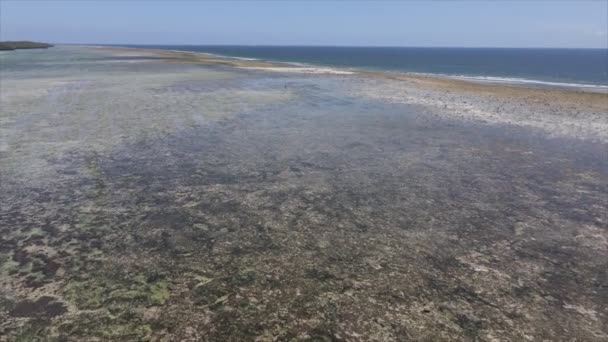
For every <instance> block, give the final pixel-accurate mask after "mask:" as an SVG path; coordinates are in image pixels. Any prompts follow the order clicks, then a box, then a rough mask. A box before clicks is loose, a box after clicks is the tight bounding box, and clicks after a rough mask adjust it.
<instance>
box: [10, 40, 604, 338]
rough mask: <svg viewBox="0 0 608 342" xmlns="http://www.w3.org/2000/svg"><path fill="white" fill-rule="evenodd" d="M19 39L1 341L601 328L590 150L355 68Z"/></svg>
mask: <svg viewBox="0 0 608 342" xmlns="http://www.w3.org/2000/svg"><path fill="white" fill-rule="evenodd" d="M17 53H21V54H22V55H19V56H18V57H19V58H22V59H21V60H20V62H19V63H15V62H14V58H15V56H17V55H10V56H9V55H6V54H3V55H2V56H0V60H1V61H2V62H1V63H2V64H0V65H1V67H2V69H1V72H2V74H1V90H2V91H1V92H0V93H1V95H2V97H1V101H2V106H1V109H2V110H1V114H0V120H1V121H0V123H1V125H0V133H1V135H0V175H1V180H2V182H1V184H0V192H1V193H0V229H1V233H2V234H1V237H2V240H1V241H0V243H1V244H0V247H1V248H0V262H1V266H0V267H1V272H2V273H1V276H0V286H1V287H0V291H1V292H0V294H1V300H0V308H1V310H0V321H1V322H2V323H0V335H1V336H3V337H1V338H2V339H4V340H15V339H17V338H22V339H25V340H27V339H30V340H36V339H40V338H42V337H44V338H47V339H51V340H52V339H55V340H66V339H67V340H74V341H77V340H83V339H88V340H192V341H197V340H235V341H236V340H256V339H257V340H262V341H264V340H269V341H270V340H362V341H363V340H365V341H369V340H382V341H391V340H395V341H397V340H399V341H401V340H429V341H437V340H487V341H492V340H497V339H506V340H526V339H528V340H542V339H549V340H559V339H575V338H578V339H581V340H589V341H594V340H597V341H600V340H603V339H605V338H606V337H607V334H608V333H607V330H606V326H607V324H608V316H607V315H608V309H607V308H608V272H607V271H606V270H607V268H608V261H607V258H606V255H607V253H608V232H607V226H606V225H607V218H606V212H605V208H606V207H607V206H608V187H607V184H608V161H607V159H606V156H605V148H606V146H605V145H603V144H601V143H594V142H589V141H585V140H579V139H566V138H555V137H549V136H548V135H547V134H545V133H543V132H540V131H534V130H529V129H524V128H516V127H513V126H506V125H488V124H482V123H475V122H463V121H459V120H455V119H447V118H446V117H444V116H441V115H439V113H437V112H435V111H433V110H431V109H429V108H427V107H423V106H415V105H408V104H398V103H389V102H386V101H379V100H377V99H374V98H366V97H364V96H360V94H359V93H357V92H354V91H353V90H352V89H353V87H356V84H357V83H358V82H360V83H364V82H366V79H365V77H363V76H343V75H302V74H286V73H285V74H283V73H268V72H264V71H246V70H238V69H235V68H230V67H225V66H208V65H197V64H190V63H181V62H179V61H166V60H159V59H158V57H156V56H154V55H153V54H150V55H145V54H144V55H138V54H134V55H128V54H122V55H119V54H117V53H116V52H108V51H104V50H99V49H97V50H94V49H85V48H79V47H59V48H54V49H50V50H46V51H23V52H17ZM11 59H12V62H11ZM28 60H29V61H30V62H29V64H27V63H25V62H27V61H28ZM11 63H12V64H11ZM16 64H19V65H20V66H19V67H17V66H15V65H16ZM24 64H26V65H31V68H30V67H27V66H23V65H24ZM33 308H35V309H33Z"/></svg>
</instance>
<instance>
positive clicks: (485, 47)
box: [51, 43, 608, 50]
mask: <svg viewBox="0 0 608 342" xmlns="http://www.w3.org/2000/svg"><path fill="white" fill-rule="evenodd" d="M51 44H55V45H106V46H112V45H116V46H118V45H133V46H226V47H230V46H234V47H245V46H246V47H338V48H430V49H433V48H437V49H573V50H575V49H590V50H608V46H606V47H563V46H547V47H538V46H536V47H535V46H457V45H452V46H446V45H443V46H441V45H431V46H420V45H418V46H416V45H331V44H318V45H317V44H302V45H296V44H208V43H201V44H191V43H188V44H178V43H51Z"/></svg>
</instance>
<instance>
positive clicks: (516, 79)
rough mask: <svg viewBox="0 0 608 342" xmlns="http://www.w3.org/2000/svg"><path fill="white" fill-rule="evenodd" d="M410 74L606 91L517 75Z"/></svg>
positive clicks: (603, 87)
mask: <svg viewBox="0 0 608 342" xmlns="http://www.w3.org/2000/svg"><path fill="white" fill-rule="evenodd" d="M408 74H410V75H421V76H429V77H444V78H451V79H457V80H464V81H476V82H488V83H504V84H533V85H539V86H551V87H563V88H585V89H590V90H594V89H595V90H599V91H608V85H601V84H586V83H565V82H550V81H541V80H534V79H527V78H519V77H498V76H469V75H448V74H432V73H416V72H411V73H408Z"/></svg>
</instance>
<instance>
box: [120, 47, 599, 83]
mask: <svg viewBox="0 0 608 342" xmlns="http://www.w3.org/2000/svg"><path fill="white" fill-rule="evenodd" d="M131 46H133V45H131ZM138 47H146V48H155V49H168V50H181V51H193V52H206V53H213V54H217V55H221V56H229V57H240V58H247V59H259V60H264V61H275V62H277V61H278V62H291V63H303V64H312V65H321V66H330V67H342V68H359V69H371V70H383V71H396V72H415V73H430V74H441V75H449V76H463V77H473V78H490V80H492V79H493V78H497V79H496V80H503V81H513V82H526V81H539V83H540V82H547V83H569V84H588V85H608V49H523V48H517V49H514V48H414V47H315V46H210V45H209V46H203V45H201V46H196V45H154V46H152V45H146V46H142V45H139V46H138Z"/></svg>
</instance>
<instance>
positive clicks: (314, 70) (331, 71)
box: [240, 67, 355, 75]
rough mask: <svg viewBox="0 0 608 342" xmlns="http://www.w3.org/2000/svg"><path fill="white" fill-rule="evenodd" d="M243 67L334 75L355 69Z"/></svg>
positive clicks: (349, 73)
mask: <svg viewBox="0 0 608 342" xmlns="http://www.w3.org/2000/svg"><path fill="white" fill-rule="evenodd" d="M240 68H241V69H248V70H264V71H274V72H293V73H302V74H334V75H352V74H355V72H354V71H349V70H340V69H333V68H322V67H240Z"/></svg>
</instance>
